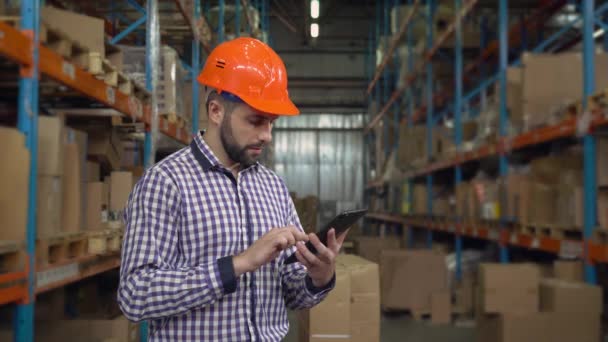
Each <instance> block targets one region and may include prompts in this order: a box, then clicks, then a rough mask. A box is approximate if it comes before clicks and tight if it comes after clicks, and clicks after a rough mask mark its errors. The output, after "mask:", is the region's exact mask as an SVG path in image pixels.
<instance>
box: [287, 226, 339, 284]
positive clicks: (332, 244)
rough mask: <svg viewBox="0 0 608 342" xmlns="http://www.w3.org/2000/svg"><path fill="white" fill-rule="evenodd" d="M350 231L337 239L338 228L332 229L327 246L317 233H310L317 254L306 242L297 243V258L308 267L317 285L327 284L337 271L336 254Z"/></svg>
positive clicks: (309, 273)
mask: <svg viewBox="0 0 608 342" xmlns="http://www.w3.org/2000/svg"><path fill="white" fill-rule="evenodd" d="M347 233H348V231H346V232H344V233H343V234H342V235H340V237H339V238H337V239H336V230H335V229H333V228H332V229H330V230H329V232H328V233H327V246H325V245H323V243H321V241H320V240H319V238H318V237H317V236H316V235H315V234H310V235H309V238H310V242H312V245H313V246H314V247H315V249H316V250H317V255H315V254H313V253H311V252H310V251H309V250H308V248H306V246H305V244H304V243H302V242H298V243H297V244H296V246H297V250H296V258H297V259H298V261H299V262H300V263H302V265H304V266H306V268H307V269H308V275H309V276H310V279H311V280H312V284H313V285H314V286H315V287H319V288H320V287H323V286H325V285H327V284H328V283H329V282H330V281H331V278H332V277H333V276H334V273H335V271H336V255H338V253H339V252H340V248H341V247H342V243H343V242H344V238H346V234H347Z"/></svg>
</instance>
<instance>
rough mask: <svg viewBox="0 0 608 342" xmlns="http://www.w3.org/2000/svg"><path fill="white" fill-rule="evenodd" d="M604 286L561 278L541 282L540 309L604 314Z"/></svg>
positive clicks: (544, 310)
mask: <svg viewBox="0 0 608 342" xmlns="http://www.w3.org/2000/svg"><path fill="white" fill-rule="evenodd" d="M602 308H603V301H602V288H601V287H599V286H593V285H588V284H585V283H579V282H571V281H565V280H559V279H543V280H542V281H541V283H540V310H541V311H543V312H564V313H575V314H584V313H590V314H596V315H598V316H600V315H601V314H602Z"/></svg>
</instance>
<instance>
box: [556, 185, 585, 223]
mask: <svg viewBox="0 0 608 342" xmlns="http://www.w3.org/2000/svg"><path fill="white" fill-rule="evenodd" d="M556 191H557V198H556V200H557V204H556V213H555V214H556V222H555V223H557V224H558V225H560V226H562V227H565V228H566V229H582V227H583V224H584V222H583V220H584V212H583V210H584V208H583V203H584V200H583V187H582V186H567V185H559V186H558V187H557V188H556Z"/></svg>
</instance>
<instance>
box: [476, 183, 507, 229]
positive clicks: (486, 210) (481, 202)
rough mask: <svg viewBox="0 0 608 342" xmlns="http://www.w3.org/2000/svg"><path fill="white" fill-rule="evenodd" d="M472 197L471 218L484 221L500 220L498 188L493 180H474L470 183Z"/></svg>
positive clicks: (497, 184)
mask: <svg viewBox="0 0 608 342" xmlns="http://www.w3.org/2000/svg"><path fill="white" fill-rule="evenodd" d="M470 191H471V195H472V196H473V200H474V201H473V207H472V208H471V210H472V211H473V217H474V218H477V219H485V220H497V219H499V218H500V196H499V194H500V186H499V182H496V181H493V180H491V181H490V180H475V181H471V183H470Z"/></svg>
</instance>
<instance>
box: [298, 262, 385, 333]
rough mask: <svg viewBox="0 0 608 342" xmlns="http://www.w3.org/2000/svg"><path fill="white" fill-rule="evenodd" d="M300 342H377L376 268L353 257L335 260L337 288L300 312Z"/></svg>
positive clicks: (377, 295)
mask: <svg viewBox="0 0 608 342" xmlns="http://www.w3.org/2000/svg"><path fill="white" fill-rule="evenodd" d="M299 333H300V342H326V341H327V342H329V341H336V340H339V341H351V342H372V341H380V286H379V278H378V265H377V264H375V263H372V262H369V261H366V260H364V259H362V258H359V257H357V256H354V255H346V254H341V255H339V256H338V259H337V261H336V287H335V288H334V289H333V291H332V292H331V293H330V294H329V295H328V296H327V298H326V299H325V300H324V301H323V302H321V304H319V305H317V306H315V307H314V308H312V309H310V310H306V311H301V312H300V313H299Z"/></svg>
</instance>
